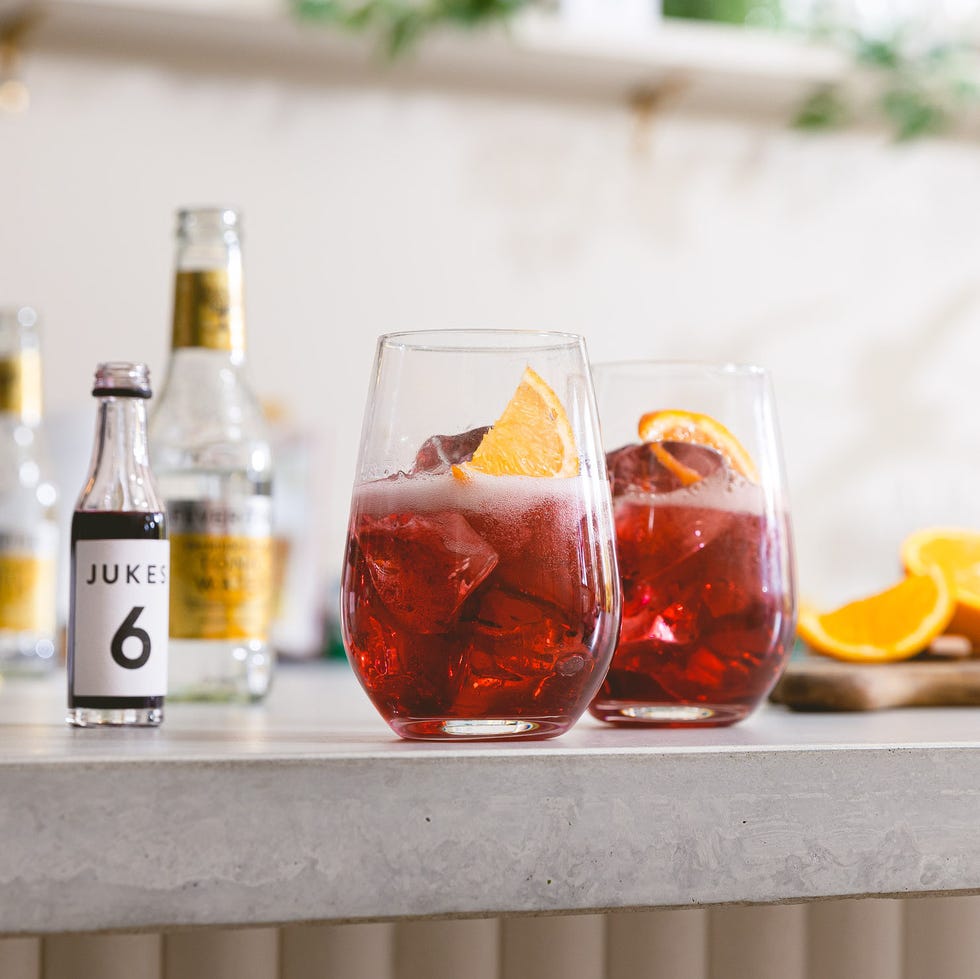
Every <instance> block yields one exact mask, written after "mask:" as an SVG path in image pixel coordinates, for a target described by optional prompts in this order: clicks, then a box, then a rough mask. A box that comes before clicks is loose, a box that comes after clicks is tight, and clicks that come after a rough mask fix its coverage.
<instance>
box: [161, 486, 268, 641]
mask: <svg viewBox="0 0 980 979" xmlns="http://www.w3.org/2000/svg"><path fill="white" fill-rule="evenodd" d="M167 511H168V514H169V520H170V543H171V549H172V564H173V574H172V580H171V585H170V635H171V637H172V638H174V639H265V638H266V637H267V635H268V632H269V620H270V618H271V615H272V590H273V574H272V570H273V553H272V536H271V520H272V501H271V500H270V499H269V497H266V496H253V497H248V498H246V499H243V500H236V501H234V502H230V503H221V502H218V501H205V500H194V501H190V500H174V501H168V503H167Z"/></svg>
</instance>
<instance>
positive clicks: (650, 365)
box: [592, 357, 769, 377]
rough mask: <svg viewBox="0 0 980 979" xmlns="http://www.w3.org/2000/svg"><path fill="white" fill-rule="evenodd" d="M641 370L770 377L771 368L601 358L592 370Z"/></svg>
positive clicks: (714, 362)
mask: <svg viewBox="0 0 980 979" xmlns="http://www.w3.org/2000/svg"><path fill="white" fill-rule="evenodd" d="M628 368H637V369H640V370H650V369H656V370H663V371H676V372H677V373H683V372H686V371H690V372H692V373H693V372H701V373H704V374H721V375H730V376H735V377H768V376H769V369H768V368H766V367H762V366H761V365H759V364H748V363H740V362H738V361H726V360H657V359H656V358H652V357H651V358H647V359H642V360H600V361H596V362H593V363H592V370H593V371H597V370H612V369H617V370H626V369H628Z"/></svg>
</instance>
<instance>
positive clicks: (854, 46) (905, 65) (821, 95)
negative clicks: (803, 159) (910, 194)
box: [796, 29, 980, 142]
mask: <svg viewBox="0 0 980 979" xmlns="http://www.w3.org/2000/svg"><path fill="white" fill-rule="evenodd" d="M834 40H836V42H837V43H838V44H841V45H843V46H845V47H846V48H847V49H849V50H850V51H851V52H852V54H853V56H854V59H855V61H856V62H857V64H858V66H860V67H861V68H862V69H864V71H865V73H866V77H867V78H868V79H869V80H870V82H871V85H872V87H873V89H874V92H875V95H874V99H873V102H872V106H871V107H872V108H873V109H875V110H877V111H878V112H879V113H880V114H881V116H882V117H883V118H884V119H885V120H886V122H887V123H888V125H889V126H890V128H891V129H892V132H893V133H894V135H895V139H896V140H897V141H899V142H903V141H906V140H911V139H917V138H919V137H921V136H928V135H932V134H936V133H941V132H944V131H946V130H947V129H949V128H950V127H951V126H952V125H953V124H954V123H955V121H956V120H957V118H959V117H961V116H962V115H963V113H964V112H966V111H969V110H970V109H975V108H976V107H977V106H978V104H980V98H978V87H977V81H976V80H977V78H978V77H980V56H978V54H977V52H976V51H975V50H974V49H973V48H972V47H970V46H969V45H967V44H965V43H962V44H954V43H950V42H944V43H934V44H931V45H927V46H924V47H923V46H920V44H919V39H918V37H917V36H915V34H914V33H912V32H903V31H902V30H898V29H896V30H895V31H894V32H893V33H892V35H891V36H887V37H880V36H879V37H863V36H861V35H859V34H856V33H855V32H853V31H851V30H849V29H841V30H840V31H838V33H837V36H836V38H834ZM850 101H851V99H850V98H849V93H848V90H847V86H846V85H840V86H836V87H833V88H823V89H821V90H819V91H818V92H816V93H814V95H812V96H811V97H810V99H808V100H807V102H806V103H805V104H804V106H803V107H802V109H801V111H800V113H799V115H798V117H797V119H796V124H797V125H798V126H801V127H803V128H809V129H817V128H832V127H834V126H838V125H842V124H844V123H846V122H848V121H849V120H850V119H852V118H854V117H855V115H856V113H855V112H853V111H852V110H851V108H850Z"/></svg>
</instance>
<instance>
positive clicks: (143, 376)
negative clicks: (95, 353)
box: [92, 360, 153, 398]
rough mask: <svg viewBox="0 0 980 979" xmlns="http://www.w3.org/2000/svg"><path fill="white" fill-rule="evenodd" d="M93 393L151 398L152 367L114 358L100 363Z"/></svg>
mask: <svg viewBox="0 0 980 979" xmlns="http://www.w3.org/2000/svg"><path fill="white" fill-rule="evenodd" d="M92 394H94V395H95V396H96V397H102V398H105V397H112V396H115V397H122V398H149V397H152V395H153V392H152V391H151V390H150V369H149V367H147V366H146V364H131V363H128V362H127V361H124V360H114V361H110V362H109V363H105V364H99V366H98V367H96V369H95V385H94V386H93V388H92Z"/></svg>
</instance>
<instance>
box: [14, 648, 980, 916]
mask: <svg viewBox="0 0 980 979" xmlns="http://www.w3.org/2000/svg"><path fill="white" fill-rule="evenodd" d="M64 684H65V681H64V677H63V676H60V677H56V678H53V679H52V680H51V681H50V682H42V683H40V684H24V683H12V682H7V683H6V684H4V685H3V686H2V688H0V838H2V839H3V846H2V847H0V934H5V933H6V934H11V933H51V932H62V931H88V930H96V929H128V928H167V927H177V926H185V925H202V926H203V925H258V924H266V923H272V922H299V921H344V920H363V919H372V918H375V919H376V918H392V919H394V918H412V917H427V916H454V915H460V914H462V915H482V914H499V913H534V912H559V911H562V912H565V911H586V910H610V909H629V908H649V907H689V906H699V905H710V904H726V903H739V902H748V903H769V902H782V901H796V900H807V899H812V898H820V897H835V896H846V895H850V896H854V895H900V894H916V893H918V894H922V893H937V892H943V893H946V892H963V891H977V890H980V837H978V834H977V832H976V824H977V797H978V792H980V741H978V740H977V732H978V731H980V710H976V709H970V708H959V709H945V710H942V709H919V710H904V711H892V712H882V713H878V714H791V713H788V712H786V711H784V710H781V709H778V708H766V709H764V710H763V711H761V712H760V713H759V714H757V715H756V716H754V717H752V718H750V719H749V720H748V721H746V722H744V723H742V724H739V725H737V726H736V727H733V728H720V729H713V730H703V731H683V730H676V731H656V730H617V729H614V728H612V727H609V726H607V725H602V724H600V723H598V722H596V721H594V720H592V719H590V718H585V719H583V720H582V721H580V723H579V724H578V725H577V726H576V727H575V728H574V729H573V730H572V731H571V732H570V733H569V734H567V735H565V736H564V737H562V738H559V739H557V740H554V741H545V742H525V743H516V744H515V743H498V744H493V743H483V744H467V745H446V744H440V743H427V744H422V743H409V742H403V741H399V740H398V739H396V738H395V737H394V736H393V735H392V734H391V733H390V731H389V730H388V729H387V727H386V726H385V725H384V724H383V723H382V721H381V720H380V718H379V717H378V716H377V715H376V714H375V712H374V710H373V708H372V707H371V706H370V704H369V703H368V701H367V699H366V697H365V696H364V695H363V693H362V692H361V691H360V689H359V688H358V687H357V684H356V683H355V681H354V679H353V677H352V676H351V674H350V672H349V671H348V670H347V669H346V667H343V666H334V667H325V666H321V667H319V668H316V667H302V668H293V669H282V670H281V671H280V674H279V676H278V678H277V683H276V686H275V688H274V690H273V693H272V695H271V698H270V700H269V702H268V704H267V705H264V706H257V707H229V706H221V705H168V706H167V719H166V721H165V723H164V725H163V726H162V727H161V728H160V729H157V730H142V731H136V730H130V731H126V730H105V731H73V730H69V729H68V728H66V727H65V725H64V724H63V723H62V720H61V718H62V716H63V713H64V698H65V694H64V690H65V686H64Z"/></svg>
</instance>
